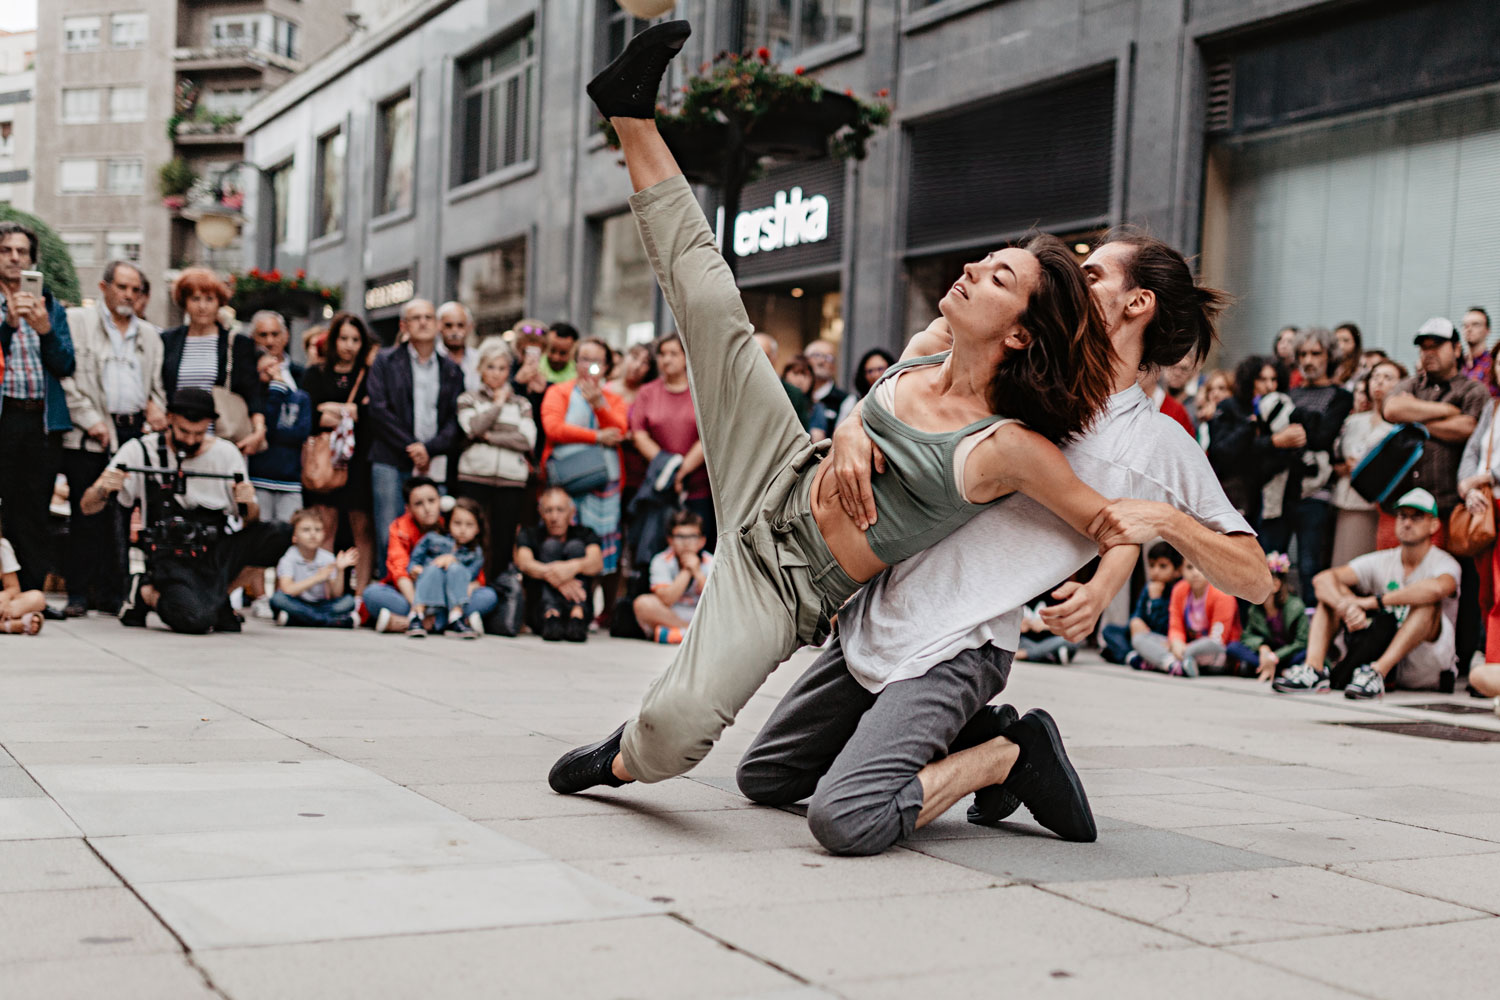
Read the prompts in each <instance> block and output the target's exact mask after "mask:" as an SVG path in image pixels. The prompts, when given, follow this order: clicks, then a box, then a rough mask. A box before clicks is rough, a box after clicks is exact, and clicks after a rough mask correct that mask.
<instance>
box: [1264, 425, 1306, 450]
mask: <svg viewBox="0 0 1500 1000" xmlns="http://www.w3.org/2000/svg"><path fill="white" fill-rule="evenodd" d="M1271 444H1272V446H1274V447H1276V448H1301V447H1302V446H1303V445H1305V444H1307V428H1306V427H1303V426H1302V425H1301V424H1287V425H1286V426H1285V427H1283V428H1282V429H1281V430H1279V431H1277V432H1276V433H1275V434H1272V435H1271Z"/></svg>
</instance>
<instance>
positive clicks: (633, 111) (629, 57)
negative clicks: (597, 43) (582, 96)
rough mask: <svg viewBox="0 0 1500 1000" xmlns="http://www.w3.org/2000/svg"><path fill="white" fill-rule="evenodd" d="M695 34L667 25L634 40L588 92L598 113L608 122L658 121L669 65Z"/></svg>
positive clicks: (684, 27) (687, 28) (688, 28)
mask: <svg viewBox="0 0 1500 1000" xmlns="http://www.w3.org/2000/svg"><path fill="white" fill-rule="evenodd" d="M692 33H693V29H692V26H691V25H689V24H688V23H687V22H686V21H664V22H663V23H661V24H653V25H652V26H651V27H649V28H647V29H646V30H645V31H643V32H641V33H640V34H639V35H636V36H635V37H634V38H632V39H631V40H630V44H629V45H627V46H625V51H624V52H621V53H620V57H619V58H618V59H616V60H615V61H614V62H612V63H610V64H609V65H608V66H606V67H604V69H603V70H602V71H601V72H600V73H599V75H598V76H596V77H594V78H593V79H592V80H590V81H589V85H588V87H587V88H585V89H587V91H588V95H589V97H590V98H592V99H593V101H594V106H595V107H597V108H598V109H599V113H600V114H602V115H603V116H604V117H605V118H645V119H651V118H655V117H656V95H657V92H658V91H659V90H661V78H662V75H663V74H665V73H666V71H667V63H669V62H671V61H672V57H673V56H675V55H677V53H678V52H680V51H682V45H683V43H684V42H686V41H687V40H688V36H689V35H691V34H692Z"/></svg>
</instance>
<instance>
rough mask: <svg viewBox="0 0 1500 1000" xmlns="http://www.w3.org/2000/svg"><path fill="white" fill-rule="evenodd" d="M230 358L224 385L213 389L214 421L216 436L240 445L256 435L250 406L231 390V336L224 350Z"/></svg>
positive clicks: (225, 368)
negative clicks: (251, 419) (215, 416)
mask: <svg viewBox="0 0 1500 1000" xmlns="http://www.w3.org/2000/svg"><path fill="white" fill-rule="evenodd" d="M224 350H225V352H226V354H227V355H228V357H226V358H225V363H224V384H223V385H216V386H214V387H213V397H214V409H215V410H217V411H218V414H219V415H218V417H217V418H215V420H214V436H215V437H221V438H224V439H225V440H227V441H231V442H233V443H234V444H239V443H240V442H241V441H243V440H245V438H247V437H249V436H250V435H251V434H253V433H255V425H254V424H252V423H251V422H250V406H249V404H248V403H246V402H245V397H244V396H241V395H240V394H239V393H237V392H234V391H233V390H232V389H230V386H232V385H234V335H233V334H230V336H229V340H228V341H227V342H226V346H225V348H224Z"/></svg>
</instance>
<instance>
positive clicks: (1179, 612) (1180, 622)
mask: <svg viewBox="0 0 1500 1000" xmlns="http://www.w3.org/2000/svg"><path fill="white" fill-rule="evenodd" d="M1239 637H1240V609H1239V605H1238V604H1237V603H1235V599H1234V598H1233V597H1231V596H1229V595H1228V594H1226V593H1224V592H1223V591H1222V590H1219V589H1218V588H1217V587H1215V586H1213V585H1212V584H1211V583H1209V582H1208V577H1207V576H1205V575H1204V574H1203V571H1202V570H1201V569H1199V568H1198V567H1197V566H1194V565H1193V564H1192V563H1191V562H1188V561H1187V560H1183V563H1182V579H1181V580H1179V581H1178V582H1177V585H1176V586H1175V587H1173V588H1172V608H1171V612H1170V621H1169V622H1168V623H1167V634H1166V635H1161V634H1160V633H1157V632H1139V633H1137V634H1136V635H1135V636H1133V637H1132V638H1131V645H1132V646H1134V647H1135V652H1134V653H1132V654H1130V657H1129V658H1128V659H1127V660H1126V661H1125V662H1126V663H1127V664H1128V665H1129V666H1130V667H1131V668H1132V669H1135V670H1157V671H1160V672H1161V673H1164V674H1171V675H1173V676H1174V677H1197V676H1198V675H1199V674H1200V673H1202V672H1205V671H1208V672H1211V673H1221V672H1222V671H1223V669H1224V664H1225V660H1226V657H1225V655H1224V649H1225V647H1226V646H1228V645H1229V644H1230V643H1231V642H1234V641H1235V640H1236V639H1238V638H1239Z"/></svg>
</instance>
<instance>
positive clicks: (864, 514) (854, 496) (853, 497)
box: [833, 414, 885, 531]
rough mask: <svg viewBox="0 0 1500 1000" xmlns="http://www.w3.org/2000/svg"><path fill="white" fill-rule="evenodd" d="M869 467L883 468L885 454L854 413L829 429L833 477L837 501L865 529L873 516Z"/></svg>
mask: <svg viewBox="0 0 1500 1000" xmlns="http://www.w3.org/2000/svg"><path fill="white" fill-rule="evenodd" d="M872 469H873V471H875V472H884V471H885V455H883V454H881V451H880V449H879V448H877V447H875V442H874V441H872V440H870V435H868V434H866V433H865V428H864V422H863V421H862V420H860V419H859V418H858V415H857V414H856V416H855V418H854V419H851V420H845V421H844V422H843V423H842V424H839V426H838V427H837V428H836V429H835V430H834V432H833V477H834V482H835V483H837V484H838V490H839V503H840V504H841V505H842V506H843V508H844V513H845V514H848V515H849V519H850V520H851V521H853V522H854V523H855V525H856V526H857V527H858V528H859V530H860V531H868V530H869V528H870V525H872V524H874V523H875V518H876V511H875V493H874V491H873V490H872V489H871V488H870V475H871V470H872Z"/></svg>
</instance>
